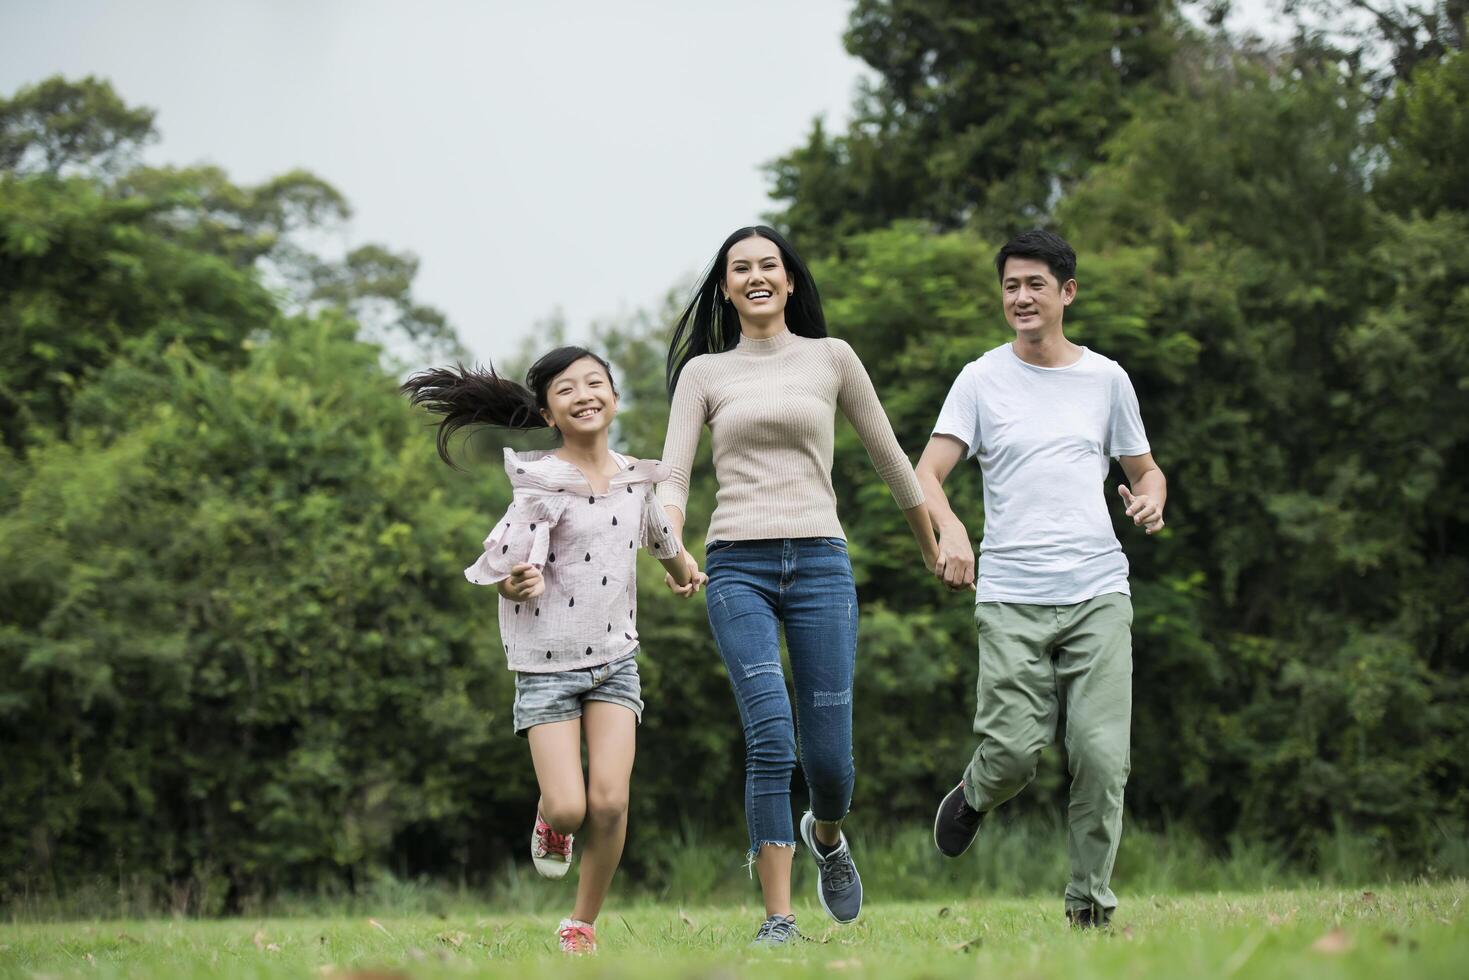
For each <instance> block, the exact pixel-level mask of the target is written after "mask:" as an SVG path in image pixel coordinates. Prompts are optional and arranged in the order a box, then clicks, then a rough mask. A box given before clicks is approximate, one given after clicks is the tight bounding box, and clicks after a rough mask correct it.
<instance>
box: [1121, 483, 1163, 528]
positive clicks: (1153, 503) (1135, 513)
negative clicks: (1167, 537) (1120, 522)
mask: <svg viewBox="0 0 1469 980" xmlns="http://www.w3.org/2000/svg"><path fill="white" fill-rule="evenodd" d="M1117 492H1118V493H1119V494H1121V495H1122V502H1123V503H1124V504H1125V505H1127V516H1128V517H1131V518H1132V523H1134V524H1136V525H1137V526H1138V527H1140V528H1142V529H1143V530H1144V531H1146V532H1148V533H1149V534H1156V533H1157V532H1158V531H1161V530H1163V507H1162V505H1160V504H1159V503H1158V501H1157V500H1155V499H1154V498H1152V497H1150V496H1148V495H1147V494H1145V493H1140V494H1136V495H1134V494H1133V492H1132V491H1131V490H1129V489H1127V487H1126V485H1123V484H1118V486H1117Z"/></svg>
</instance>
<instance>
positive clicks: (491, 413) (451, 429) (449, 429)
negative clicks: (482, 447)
mask: <svg viewBox="0 0 1469 980" xmlns="http://www.w3.org/2000/svg"><path fill="white" fill-rule="evenodd" d="M584 357H590V358H591V359H592V360H594V361H596V362H597V363H598V364H600V365H602V369H603V370H604V371H606V372H607V382H608V384H610V385H612V394H613V395H614V396H615V395H616V394H617V382H616V381H615V380H614V379H613V377H612V368H611V367H610V366H609V365H608V364H607V362H606V360H604V359H603V358H601V357H600V356H598V355H596V354H593V353H592V352H591V351H589V350H587V349H586V348H585V347H558V348H556V349H555V350H553V351H551V352H550V353H548V354H546V355H544V356H542V357H541V358H540V360H538V361H536V362H535V363H534V364H532V365H531V368H530V371H529V372H527V374H526V376H525V381H526V383H525V384H520V383H518V382H515V381H511V380H509V379H508V378H502V377H500V376H499V375H498V374H496V373H495V368H494V365H491V366H490V367H488V368H482V367H475V368H466V367H465V366H464V365H463V364H460V365H458V366H457V367H454V368H431V369H429V370H427V371H420V372H419V373H418V374H415V375H414V376H413V377H411V378H409V379H408V380H407V381H405V382H403V386H402V390H403V391H404V392H405V393H406V394H407V395H408V400H409V401H411V402H413V404H415V405H418V406H421V407H422V408H426V409H428V410H429V411H430V412H433V413H434V414H435V415H441V416H443V418H442V419H440V420H439V433H438V448H439V458H440V459H442V460H443V461H444V462H446V463H448V464H449V465H450V466H453V467H454V468H455V469H458V468H459V467H458V464H456V463H455V462H454V459H453V457H452V456H450V455H449V440H450V439H451V438H452V437H453V435H454V433H455V432H457V431H459V430H460V429H461V428H463V427H464V426H466V425H493V426H496V427H498V428H502V429H544V428H545V427H546V425H547V422H546V420H545V418H543V417H542V416H541V412H542V411H543V410H544V409H545V408H546V404H547V403H546V389H548V388H550V387H551V382H552V381H554V380H556V378H557V376H558V375H560V374H561V373H562V372H564V371H565V370H566V369H567V368H569V367H571V365H573V364H575V363H576V362H577V361H579V360H581V359H582V358H584Z"/></svg>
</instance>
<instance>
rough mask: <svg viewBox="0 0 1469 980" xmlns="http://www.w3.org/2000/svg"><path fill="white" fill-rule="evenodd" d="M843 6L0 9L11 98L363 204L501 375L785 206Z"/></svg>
mask: <svg viewBox="0 0 1469 980" xmlns="http://www.w3.org/2000/svg"><path fill="white" fill-rule="evenodd" d="M1266 2H1267V0H1245V2H1243V3H1241V4H1237V5H1236V6H1237V8H1239V7H1244V8H1247V9H1248V10H1249V13H1250V14H1253V15H1254V16H1249V14H1247V15H1246V16H1247V17H1249V19H1251V20H1255V19H1257V18H1258V19H1265V18H1266V15H1265V14H1264V12H1263V9H1262V8H1263V7H1264V6H1265V3H1266ZM850 7H851V0H733V2H711V0H620V2H617V3H607V2H596V0H526V2H508V0H420V2H416V3H407V2H401V0H399V2H388V0H126V2H123V0H0V93H4V94H5V95H7V96H8V95H10V94H13V93H14V91H15V90H16V89H17V88H18V87H20V86H21V85H26V84H32V83H35V82H38V81H40V80H41V79H43V78H45V77H47V76H49V75H53V74H56V73H61V74H64V75H67V76H69V77H73V78H75V77H80V76H83V75H87V74H95V75H100V76H103V77H106V78H108V79H111V81H112V82H113V84H114V85H115V86H116V88H117V90H118V91H119V92H120V93H121V95H122V97H123V98H124V99H125V100H126V101H128V102H129V103H131V104H135V105H146V106H151V107H153V108H154V109H156V110H158V119H157V124H158V127H159V129H160V130H161V131H162V134H163V139H162V141H161V142H160V143H159V144H158V145H157V146H155V147H153V148H152V149H151V150H150V151H149V153H148V159H149V160H150V161H151V162H156V163H165V162H166V163H171V164H178V165H187V164H192V163H200V162H210V163H214V164H218V165H220V166H222V167H223V168H224V169H225V170H227V171H228V172H229V173H230V174H231V176H232V177H233V178H234V179H235V180H237V181H239V182H243V183H253V182H257V181H261V180H264V179H266V178H268V177H270V176H273V175H275V174H279V173H282V172H284V171H287V170H290V169H293V168H296V167H303V168H305V169H307V170H310V171H313V172H314V173H316V174H317V175H319V176H321V177H323V178H325V179H326V180H327V181H329V182H330V183H332V184H333V185H335V186H336V187H337V189H338V190H340V191H341V192H342V193H343V194H345V195H346V197H347V199H348V200H349V201H350V202H351V204H352V206H353V208H354V210H355V216H354V218H353V219H352V221H351V223H350V224H349V225H348V226H347V227H346V228H345V229H344V230H343V232H342V234H341V235H340V236H339V237H338V239H336V240H334V241H333V242H332V243H331V244H332V245H333V246H337V247H341V248H346V247H350V246H353V245H357V244H361V243H364V242H380V243H382V244H385V245H387V246H389V247H390V248H393V249H395V250H408V251H412V252H414V253H416V254H417V255H418V256H419V257H420V259H421V260H422V267H421V271H420V274H419V280H418V286H417V295H418V298H419V299H420V301H422V302H428V303H430V304H432V305H435V306H438V307H439V308H441V309H443V310H444V311H445V312H447V313H448V315H449V317H450V319H451V321H452V322H453V323H454V325H455V326H456V327H457V328H458V330H459V333H460V336H461V337H462V338H463V339H464V341H465V343H466V344H467V346H468V347H469V348H470V350H471V351H472V352H473V353H474V355H476V356H477V357H479V358H481V359H486V358H492V357H499V356H500V355H502V354H506V353H513V352H514V351H515V350H516V348H517V347H518V344H519V341H520V339H521V338H522V337H524V336H526V335H527V334H528V333H529V332H530V331H531V330H532V329H533V327H534V325H535V324H536V323H537V322H538V321H541V320H544V319H545V318H546V317H547V316H549V315H550V314H552V313H553V311H555V310H557V309H560V310H562V311H563V312H564V314H565V316H566V319H567V321H568V323H569V325H570V326H571V328H572V334H573V336H574V337H575V336H584V335H585V332H586V328H587V326H588V324H590V323H591V322H592V321H594V320H597V319H610V318H616V317H619V316H623V315H626V314H629V313H632V312H634V311H636V310H638V309H640V308H647V309H656V308H657V307H658V306H659V304H660V302H661V299H662V297H663V295H664V293H665V292H666V291H667V290H668V289H669V288H670V287H673V286H675V285H681V284H685V283H687V282H688V281H690V280H691V279H692V277H693V275H694V274H695V273H697V272H698V271H699V270H700V269H702V268H703V266H704V265H705V263H707V262H708V261H709V259H710V258H712V256H713V253H714V250H715V249H716V248H717V247H718V245H719V243H720V242H721V241H722V240H723V238H724V237H725V235H727V234H728V233H729V232H730V231H732V230H734V229H735V228H737V227H739V226H741V225H745V224H750V223H753V222H755V221H756V220H757V219H758V218H759V216H760V214H761V213H762V212H766V211H768V210H770V209H771V207H772V205H771V202H770V201H769V199H768V198H767V197H766V191H767V189H768V186H769V185H768V181H767V180H766V178H765V176H764V174H763V173H762V172H761V170H760V165H761V164H762V163H764V162H766V161H769V160H771V159H773V158H774V157H776V156H779V155H781V154H783V153H785V152H787V151H788V150H790V149H792V148H793V147H795V146H797V145H798V144H799V143H800V142H801V141H802V140H803V139H804V137H805V135H806V133H807V131H808V129H809V127H810V124H811V121H812V119H813V118H814V117H816V116H818V115H824V116H825V117H826V118H827V120H828V122H829V123H830V124H831V125H832V127H833V128H837V127H840V126H841V125H842V124H844V122H845V120H846V119H847V117H848V110H849V107H850V104H851V97H852V94H853V92H854V90H855V86H856V82H857V80H858V78H859V77H860V76H861V75H862V74H863V73H864V72H865V71H866V69H865V66H863V65H862V63H861V62H859V61H856V60H855V59H853V58H851V57H849V56H848V55H847V53H846V51H845V50H844V49H843V47H842V43H841V35H842V31H843V30H844V28H845V26H846V20H847V14H848V12H849V10H850Z"/></svg>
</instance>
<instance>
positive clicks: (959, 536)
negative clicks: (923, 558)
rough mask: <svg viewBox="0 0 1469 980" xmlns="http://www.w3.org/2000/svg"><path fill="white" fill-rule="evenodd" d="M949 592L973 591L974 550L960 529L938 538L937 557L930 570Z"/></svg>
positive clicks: (967, 534)
mask: <svg viewBox="0 0 1469 980" xmlns="http://www.w3.org/2000/svg"><path fill="white" fill-rule="evenodd" d="M930 571H932V572H933V574H934V576H935V577H936V578H938V580H939V581H941V582H943V583H944V585H946V586H948V588H949V591H951V592H963V591H964V590H965V589H968V590H969V591H971V592H972V591H974V548H973V547H971V546H970V544H969V533H968V532H967V531H965V530H964V529H962V528H959V529H956V530H952V531H950V532H948V533H946V534H944V535H943V536H942V537H940V538H939V557H938V561H936V562H934V565H933V568H932V569H930Z"/></svg>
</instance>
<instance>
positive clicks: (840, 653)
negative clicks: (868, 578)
mask: <svg viewBox="0 0 1469 980" xmlns="http://www.w3.org/2000/svg"><path fill="white" fill-rule="evenodd" d="M792 571H793V574H791V575H789V576H788V580H787V582H786V587H785V589H784V591H783V598H784V601H783V603H782V607H781V611H782V620H783V622H784V623H785V630H786V648H787V649H788V650H789V651H790V655H791V676H792V677H793V678H794V680H795V688H796V692H795V695H796V720H797V723H798V724H797V727H796V731H797V732H798V733H799V735H800V748H801V770H802V771H803V772H804V773H805V774H806V785H807V787H808V788H809V789H810V792H811V810H810V812H809V813H808V814H807V815H806V816H804V817H802V818H801V837H802V839H803V840H804V841H805V842H806V846H807V847H808V848H809V849H810V850H811V852H812V855H811V856H812V858H813V859H814V860H815V861H816V867H817V871H818V875H817V883H816V886H817V888H816V894H817V897H818V898H819V899H820V901H821V907H822V908H823V909H825V910H826V912H827V914H828V915H830V916H831V917H832V918H833V919H835V920H836V921H837V922H852V921H854V920H856V918H857V917H858V915H860V914H861V912H862V877H861V875H859V874H858V873H857V865H856V863H855V862H854V861H853V859H852V852H851V849H850V848H849V847H848V846H847V844H846V841H845V839H844V838H843V836H842V831H841V825H842V820H843V819H845V817H846V815H847V808H848V807H849V806H850V805H851V802H852V786H853V783H854V782H855V778H856V769H855V767H854V766H853V764H852V682H853V680H854V679H855V674H856V661H857V592H856V588H855V586H854V584H853V581H852V567H851V564H850V563H849V562H848V559H847V552H846V546H845V544H844V543H843V542H842V541H840V540H839V539H826V538H806V539H803V540H802V541H801V542H800V543H799V548H798V550H797V552H796V556H795V562H794V567H793V569H792Z"/></svg>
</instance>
